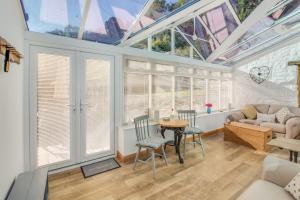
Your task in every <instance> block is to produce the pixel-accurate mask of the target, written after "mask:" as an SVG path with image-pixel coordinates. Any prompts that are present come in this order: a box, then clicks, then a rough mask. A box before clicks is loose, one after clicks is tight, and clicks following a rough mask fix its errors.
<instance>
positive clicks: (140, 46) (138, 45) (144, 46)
mask: <svg viewBox="0 0 300 200" xmlns="http://www.w3.org/2000/svg"><path fill="white" fill-rule="evenodd" d="M131 47H133V48H137V49H148V39H144V40H142V41H140V42H138V43H135V44H133V45H131Z"/></svg>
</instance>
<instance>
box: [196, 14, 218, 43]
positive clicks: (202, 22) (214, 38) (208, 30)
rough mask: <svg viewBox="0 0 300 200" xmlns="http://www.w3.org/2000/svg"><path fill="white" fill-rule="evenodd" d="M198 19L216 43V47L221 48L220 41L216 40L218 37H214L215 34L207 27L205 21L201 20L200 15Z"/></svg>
mask: <svg viewBox="0 0 300 200" xmlns="http://www.w3.org/2000/svg"><path fill="white" fill-rule="evenodd" d="M196 17H197V19H198V20H199V22H200V23H201V25H202V26H203V27H204V28H205V30H206V32H207V33H208V35H209V36H210V37H211V39H212V40H213V41H214V43H215V45H216V47H218V46H220V43H219V41H218V40H217V39H216V37H215V36H214V34H213V33H212V32H211V31H210V29H209V28H208V27H207V25H206V24H205V23H204V21H203V20H202V19H201V17H200V16H199V15H197V16H196Z"/></svg>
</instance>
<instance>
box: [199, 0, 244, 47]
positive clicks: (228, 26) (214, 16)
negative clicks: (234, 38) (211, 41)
mask: <svg viewBox="0 0 300 200" xmlns="http://www.w3.org/2000/svg"><path fill="white" fill-rule="evenodd" d="M201 18H202V19H203V21H204V23H205V24H206V25H207V26H208V28H209V29H210V31H211V32H212V33H213V34H214V36H215V37H216V38H217V40H218V41H219V43H222V42H223V41H224V40H225V39H226V38H227V37H228V36H229V35H230V34H231V33H232V32H233V31H234V30H235V29H236V28H237V26H238V25H237V23H236V21H235V19H234V17H233V16H232V14H231V12H230V10H229V9H228V7H227V5H226V3H223V4H222V5H220V6H218V7H216V8H214V9H212V10H210V11H208V12H206V13H204V14H202V15H201Z"/></svg>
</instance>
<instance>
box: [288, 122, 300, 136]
mask: <svg viewBox="0 0 300 200" xmlns="http://www.w3.org/2000/svg"><path fill="white" fill-rule="evenodd" d="M285 127H286V135H285V137H286V138H288V139H294V138H296V137H297V136H298V135H299V133H300V117H293V118H290V119H288V120H287V121H286V124H285Z"/></svg>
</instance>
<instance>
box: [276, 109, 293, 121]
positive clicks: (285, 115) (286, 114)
mask: <svg viewBox="0 0 300 200" xmlns="http://www.w3.org/2000/svg"><path fill="white" fill-rule="evenodd" d="M275 115H276V118H277V120H278V122H279V123H280V124H285V122H286V121H287V120H288V119H289V118H291V117H294V116H295V114H294V113H291V112H290V110H289V109H288V108H287V107H283V108H281V109H280V110H279V111H278V112H277V113H276V114H275Z"/></svg>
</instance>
